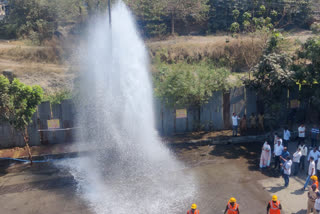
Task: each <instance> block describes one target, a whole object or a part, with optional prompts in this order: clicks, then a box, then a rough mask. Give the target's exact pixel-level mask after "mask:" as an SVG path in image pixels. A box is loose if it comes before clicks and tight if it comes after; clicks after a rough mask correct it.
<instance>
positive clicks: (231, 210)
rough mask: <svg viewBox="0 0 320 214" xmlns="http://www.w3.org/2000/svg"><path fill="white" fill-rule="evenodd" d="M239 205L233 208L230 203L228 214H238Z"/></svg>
mask: <svg viewBox="0 0 320 214" xmlns="http://www.w3.org/2000/svg"><path fill="white" fill-rule="evenodd" d="M238 209H239V204H237V203H234V205H233V206H231V204H230V203H228V212H227V214H238Z"/></svg>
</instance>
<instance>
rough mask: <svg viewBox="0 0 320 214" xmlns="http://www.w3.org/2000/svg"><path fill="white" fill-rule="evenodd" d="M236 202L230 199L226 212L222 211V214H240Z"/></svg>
mask: <svg viewBox="0 0 320 214" xmlns="http://www.w3.org/2000/svg"><path fill="white" fill-rule="evenodd" d="M236 202H237V200H236V199H235V198H233V197H232V198H230V200H229V202H228V205H227V207H226V210H225V211H224V214H226V213H227V214H240V211H239V204H237V203H236Z"/></svg>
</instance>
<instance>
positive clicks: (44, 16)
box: [7, 0, 58, 43]
mask: <svg viewBox="0 0 320 214" xmlns="http://www.w3.org/2000/svg"><path fill="white" fill-rule="evenodd" d="M10 8H11V9H10V13H9V16H8V19H7V22H8V28H7V29H10V30H11V31H12V32H11V34H12V35H13V36H15V37H22V38H30V39H31V40H32V41H33V42H34V43H42V42H43V41H44V40H45V39H50V38H51V37H52V35H53V33H54V32H55V31H56V29H57V27H58V24H57V21H56V11H55V9H56V8H55V7H53V6H51V7H50V4H49V3H48V2H46V1H40V0H28V1H24V0H12V1H10Z"/></svg>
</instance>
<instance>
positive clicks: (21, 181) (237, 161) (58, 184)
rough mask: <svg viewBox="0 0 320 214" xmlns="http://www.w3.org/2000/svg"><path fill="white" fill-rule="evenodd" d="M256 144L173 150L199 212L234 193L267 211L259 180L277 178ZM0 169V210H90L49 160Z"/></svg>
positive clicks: (249, 209) (252, 208)
mask: <svg viewBox="0 0 320 214" xmlns="http://www.w3.org/2000/svg"><path fill="white" fill-rule="evenodd" d="M260 148H261V143H254V144H238V145H217V146H201V147H196V146H188V147H182V148H178V147H176V148H172V150H173V151H174V152H175V153H176V155H177V157H178V158H179V159H181V160H183V161H184V162H185V163H186V165H187V166H188V170H189V171H190V173H193V174H194V175H195V177H196V178H197V180H198V183H199V193H198V195H197V196H195V201H194V202H195V203H197V204H198V206H199V208H200V211H201V213H204V214H212V213H223V210H224V209H225V206H226V203H227V200H228V199H229V198H230V197H232V196H233V197H236V198H237V199H238V202H239V203H240V210H241V213H255V214H259V213H265V212H266V211H265V209H266V205H267V201H268V200H269V199H270V194H269V192H268V191H267V190H266V189H264V187H263V186H262V185H261V184H260V183H259V182H258V181H260V180H264V179H270V177H275V178H274V179H277V178H276V177H277V176H276V175H275V176H274V175H272V173H271V174H270V173H264V174H263V173H261V172H260V171H259V168H258V158H259V154H260ZM0 173H1V174H0V207H1V210H2V211H1V213H11V214H22V213H23V214H29V213H30V214H31V213H32V214H37V213H47V214H51V213H52V214H53V213H90V211H89V210H88V209H87V208H86V206H85V204H84V203H83V202H82V200H81V199H80V198H79V197H78V196H77V195H76V194H75V181H74V180H73V178H72V176H71V175H69V174H68V173H66V172H63V171H61V170H60V169H57V168H55V167H54V166H52V165H50V164H47V163H46V164H43V163H41V164H35V165H34V166H33V167H30V166H29V165H23V164H22V165H14V166H9V167H8V166H1V171H0ZM186 209H187V208H186ZM181 213H185V211H182V212H181Z"/></svg>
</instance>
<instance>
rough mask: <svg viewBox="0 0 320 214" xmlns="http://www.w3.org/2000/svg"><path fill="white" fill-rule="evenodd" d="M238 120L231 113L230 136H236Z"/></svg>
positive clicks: (234, 114)
mask: <svg viewBox="0 0 320 214" xmlns="http://www.w3.org/2000/svg"><path fill="white" fill-rule="evenodd" d="M238 120H240V117H239V116H238V115H236V113H233V115H232V136H237V135H238Z"/></svg>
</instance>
